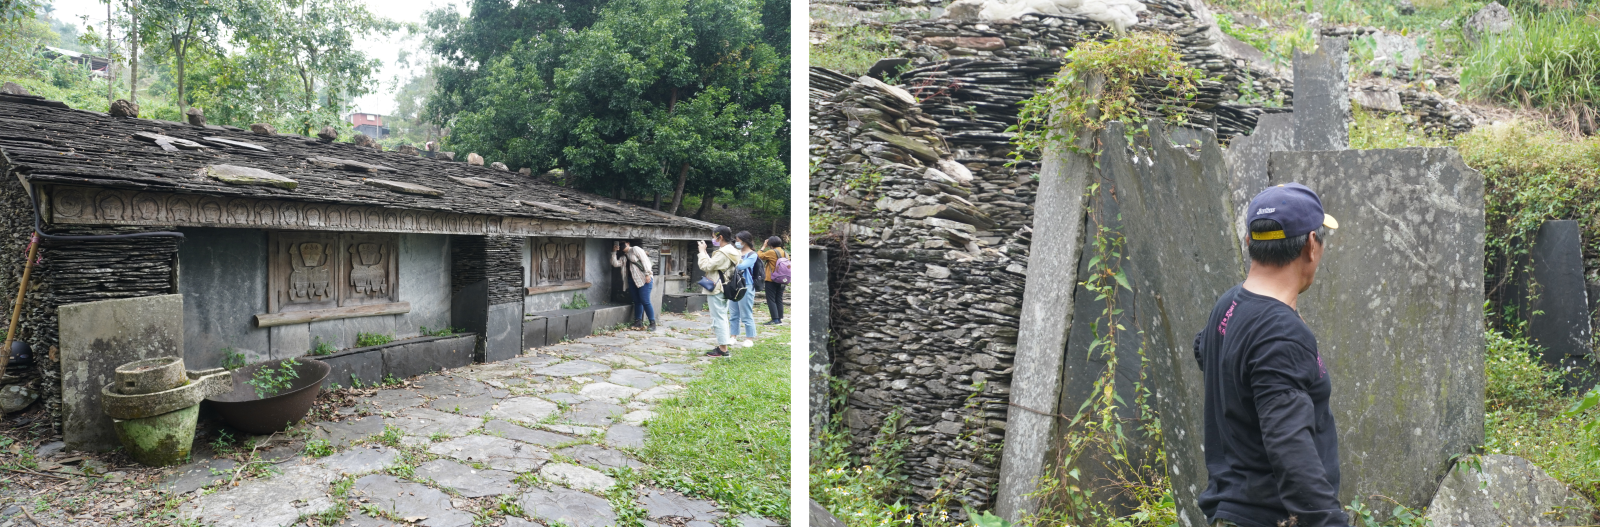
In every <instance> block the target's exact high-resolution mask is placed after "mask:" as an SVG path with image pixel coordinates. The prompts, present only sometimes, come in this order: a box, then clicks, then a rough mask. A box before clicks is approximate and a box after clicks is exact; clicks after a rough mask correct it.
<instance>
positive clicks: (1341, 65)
mask: <svg viewBox="0 0 1600 527" xmlns="http://www.w3.org/2000/svg"><path fill="white" fill-rule="evenodd" d="M1349 51H1350V43H1349V41H1346V40H1345V39H1344V38H1342V37H1322V38H1319V39H1318V40H1317V50H1316V51H1314V52H1311V53H1305V52H1302V51H1300V50H1295V52H1294V114H1293V115H1294V149H1295V150H1299V151H1302V152H1305V151H1313V150H1345V149H1348V148H1350V129H1349V124H1350V89H1349V87H1348V81H1347V80H1346V79H1349V78H1350V77H1349V69H1350V64H1349V62H1350V53H1349Z"/></svg>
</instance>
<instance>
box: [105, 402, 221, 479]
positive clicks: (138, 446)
mask: <svg viewBox="0 0 1600 527" xmlns="http://www.w3.org/2000/svg"><path fill="white" fill-rule="evenodd" d="M199 417H200V405H198V404H197V405H193V406H190V407H188V408H183V409H180V410H177V411H174V412H167V413H164V414H161V415H158V416H155V417H145V418H142V419H112V420H111V423H112V428H115V429H116V430H117V439H120V440H122V446H123V448H125V449H127V452H128V457H130V458H133V460H134V461H137V462H139V463H141V464H144V465H149V466H152V467H166V466H172V465H176V464H179V463H182V462H184V461H185V460H187V459H189V450H190V449H191V448H193V447H194V425H195V421H196V420H198V419H199Z"/></svg>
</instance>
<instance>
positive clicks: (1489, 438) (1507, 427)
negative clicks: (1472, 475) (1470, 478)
mask: <svg viewBox="0 0 1600 527" xmlns="http://www.w3.org/2000/svg"><path fill="white" fill-rule="evenodd" d="M1484 340H1485V344H1486V346H1485V348H1486V349H1485V357H1484V358H1485V363H1484V373H1485V381H1486V382H1485V390H1484V392H1485V393H1484V395H1485V397H1484V399H1485V401H1484V414H1485V416H1484V443H1483V448H1484V451H1485V452H1487V453H1491V454H1508V455H1514V456H1519V457H1522V458H1526V459H1527V460H1528V461H1532V462H1533V464H1535V465H1538V466H1539V468H1541V469H1543V470H1544V471H1545V472H1547V473H1549V474H1550V476H1551V477H1554V478H1556V479H1557V480H1560V481H1561V482H1562V483H1565V484H1566V485H1567V486H1568V487H1571V488H1572V489H1573V490H1575V491H1577V492H1579V493H1581V494H1583V495H1584V496H1585V497H1587V498H1588V499H1589V500H1591V501H1593V500H1595V499H1597V498H1600V427H1593V426H1585V425H1586V424H1589V423H1593V422H1594V421H1595V419H1600V409H1589V410H1587V411H1582V412H1569V410H1570V409H1573V408H1574V406H1575V404H1576V403H1577V402H1578V401H1580V400H1582V399H1583V397H1584V395H1583V394H1581V393H1576V392H1574V391H1572V390H1568V389H1566V388H1563V387H1562V386H1561V382H1560V380H1559V379H1560V377H1561V373H1560V372H1558V371H1555V370H1553V369H1551V368H1549V367H1548V366H1546V365H1545V364H1543V363H1542V362H1540V360H1539V359H1538V358H1537V357H1535V356H1534V355H1533V353H1535V352H1536V351H1537V348H1536V347H1535V346H1533V345H1532V344H1530V343H1528V342H1527V340H1525V339H1522V338H1515V337H1507V336H1504V335H1502V334H1500V333H1498V332H1495V331H1489V332H1488V333H1486V334H1485V335H1484Z"/></svg>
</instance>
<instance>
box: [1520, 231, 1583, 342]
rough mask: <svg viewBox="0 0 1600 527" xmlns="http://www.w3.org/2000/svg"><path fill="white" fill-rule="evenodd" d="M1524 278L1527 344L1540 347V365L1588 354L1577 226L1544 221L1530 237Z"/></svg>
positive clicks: (1581, 249) (1581, 258) (1581, 245)
mask: <svg viewBox="0 0 1600 527" xmlns="http://www.w3.org/2000/svg"><path fill="white" fill-rule="evenodd" d="M1529 252H1530V254H1529V257H1530V258H1529V259H1530V260H1531V262H1529V267H1530V269H1528V271H1529V272H1528V273H1526V274H1523V275H1522V276H1520V277H1519V278H1522V280H1521V281H1522V282H1523V284H1522V290H1523V291H1524V292H1526V294H1525V296H1523V299H1525V301H1526V305H1527V308H1526V309H1524V310H1523V311H1522V312H1523V313H1524V316H1526V317H1527V319H1528V340H1529V341H1531V342H1533V343H1534V344H1538V345H1540V346H1543V347H1544V362H1545V363H1546V364H1551V365H1558V364H1562V363H1565V362H1569V361H1571V360H1574V359H1577V360H1582V359H1583V358H1586V357H1587V356H1588V355H1589V353H1590V349H1589V335H1590V327H1589V299H1588V291H1587V290H1586V287H1587V284H1586V283H1585V280H1584V277H1583V242H1582V240H1581V230H1580V229H1579V226H1578V222H1577V221H1574V220H1556V221H1547V222H1544V225H1541V226H1539V232H1538V233H1537V234H1535V235H1534V238H1533V248H1532V250H1531V251H1529Z"/></svg>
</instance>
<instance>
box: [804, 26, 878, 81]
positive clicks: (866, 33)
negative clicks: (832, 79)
mask: <svg viewBox="0 0 1600 527" xmlns="http://www.w3.org/2000/svg"><path fill="white" fill-rule="evenodd" d="M819 32H821V33H822V34H824V35H827V37H828V38H827V40H826V41H824V42H821V43H818V44H812V45H811V65H812V66H822V67H824V68H829V69H833V70H838V71H840V72H843V73H844V74H846V75H866V73H867V70H869V69H872V65H873V64H874V63H877V62H878V59H881V58H884V57H892V56H895V52H894V47H895V46H894V41H893V40H892V39H891V38H890V37H891V35H890V34H889V29H888V28H883V27H872V26H866V25H859V26H847V27H838V26H828V27H824V28H820V29H819Z"/></svg>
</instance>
